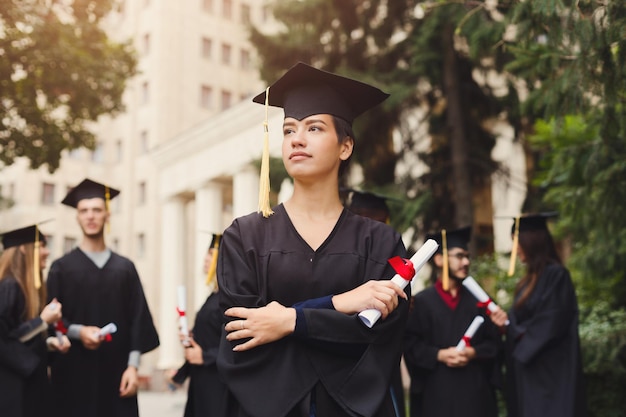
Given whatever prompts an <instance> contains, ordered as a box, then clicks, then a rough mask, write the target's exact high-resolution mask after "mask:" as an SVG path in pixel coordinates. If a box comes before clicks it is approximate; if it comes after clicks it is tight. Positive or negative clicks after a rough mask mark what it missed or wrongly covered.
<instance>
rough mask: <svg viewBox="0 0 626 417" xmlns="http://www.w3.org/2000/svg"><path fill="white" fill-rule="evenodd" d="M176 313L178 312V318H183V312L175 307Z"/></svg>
mask: <svg viewBox="0 0 626 417" xmlns="http://www.w3.org/2000/svg"><path fill="white" fill-rule="evenodd" d="M176 311H177V312H178V316H179V317H185V310H181V309H180V308H178V307H176Z"/></svg>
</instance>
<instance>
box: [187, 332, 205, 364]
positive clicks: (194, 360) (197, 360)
mask: <svg viewBox="0 0 626 417" xmlns="http://www.w3.org/2000/svg"><path fill="white" fill-rule="evenodd" d="M187 341H188V342H189V347H186V348H185V359H186V360H187V362H189V363H190V364H192V365H202V364H203V363H204V358H203V357H202V347H200V345H199V344H197V343H196V341H195V340H193V337H192V336H189V339H187Z"/></svg>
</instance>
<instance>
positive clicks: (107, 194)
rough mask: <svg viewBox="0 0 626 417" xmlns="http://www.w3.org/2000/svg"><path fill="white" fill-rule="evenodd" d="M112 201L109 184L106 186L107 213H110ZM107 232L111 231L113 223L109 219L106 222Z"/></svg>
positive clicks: (105, 203) (105, 205)
mask: <svg viewBox="0 0 626 417" xmlns="http://www.w3.org/2000/svg"><path fill="white" fill-rule="evenodd" d="M110 202H111V191H110V190H109V186H108V185H105V186H104V208H105V209H106V212H107V214H108V213H110V210H109V206H110ZM106 233H107V234H109V233H111V223H109V220H107V224H106Z"/></svg>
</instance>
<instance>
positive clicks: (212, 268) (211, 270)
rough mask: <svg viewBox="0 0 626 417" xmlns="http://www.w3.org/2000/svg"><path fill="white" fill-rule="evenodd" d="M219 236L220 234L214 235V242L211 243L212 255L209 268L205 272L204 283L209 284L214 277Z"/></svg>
mask: <svg viewBox="0 0 626 417" xmlns="http://www.w3.org/2000/svg"><path fill="white" fill-rule="evenodd" d="M220 238H221V236H215V243H214V244H213V249H215V252H213V257H212V258H211V265H210V266H209V270H208V271H207V274H206V285H210V284H211V282H213V280H214V279H215V272H216V271H217V255H218V253H219V247H220Z"/></svg>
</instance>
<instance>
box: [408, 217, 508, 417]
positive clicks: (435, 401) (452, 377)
mask: <svg viewBox="0 0 626 417" xmlns="http://www.w3.org/2000/svg"><path fill="white" fill-rule="evenodd" d="M471 231H472V230H471V227H469V226H468V227H463V228H460V229H456V230H447V231H446V230H442V231H441V232H439V233H435V234H431V235H428V236H427V239H434V240H435V241H437V243H438V244H439V250H438V252H437V253H436V254H435V255H434V256H433V258H432V261H433V262H434V266H435V271H436V272H435V281H434V284H433V285H432V286H430V287H427V288H425V289H424V290H422V291H420V292H419V293H417V294H416V295H415V299H414V303H413V308H412V309H411V312H410V313H409V322H408V324H407V329H406V334H405V342H404V359H405V362H406V364H407V368H408V370H409V375H410V376H411V389H410V391H409V392H410V396H411V401H410V409H411V416H412V417H417V416H428V417H457V416H458V417H496V416H497V415H498V410H497V401H496V388H497V387H498V386H499V384H500V374H499V366H498V365H499V361H498V356H499V353H500V351H501V340H500V334H499V332H498V328H497V327H496V326H495V325H494V324H493V323H491V321H489V320H488V319H487V320H485V321H484V322H483V324H482V325H481V326H480V327H479V328H478V331H477V332H476V333H475V334H474V335H473V337H472V338H471V340H470V341H469V346H467V347H465V349H463V350H461V351H459V350H458V349H457V348H456V346H457V344H458V343H459V341H460V340H461V339H462V338H463V336H464V334H465V331H466V330H467V329H468V327H469V326H470V324H471V323H472V321H473V320H474V318H475V317H476V316H483V315H484V314H485V309H482V308H479V307H478V306H477V303H476V298H474V296H473V295H472V294H471V293H470V292H469V291H468V290H467V289H466V288H465V287H464V286H463V285H462V284H461V283H462V281H463V279H465V278H466V277H467V276H468V275H469V267H470V254H469V242H470V239H471Z"/></svg>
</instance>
